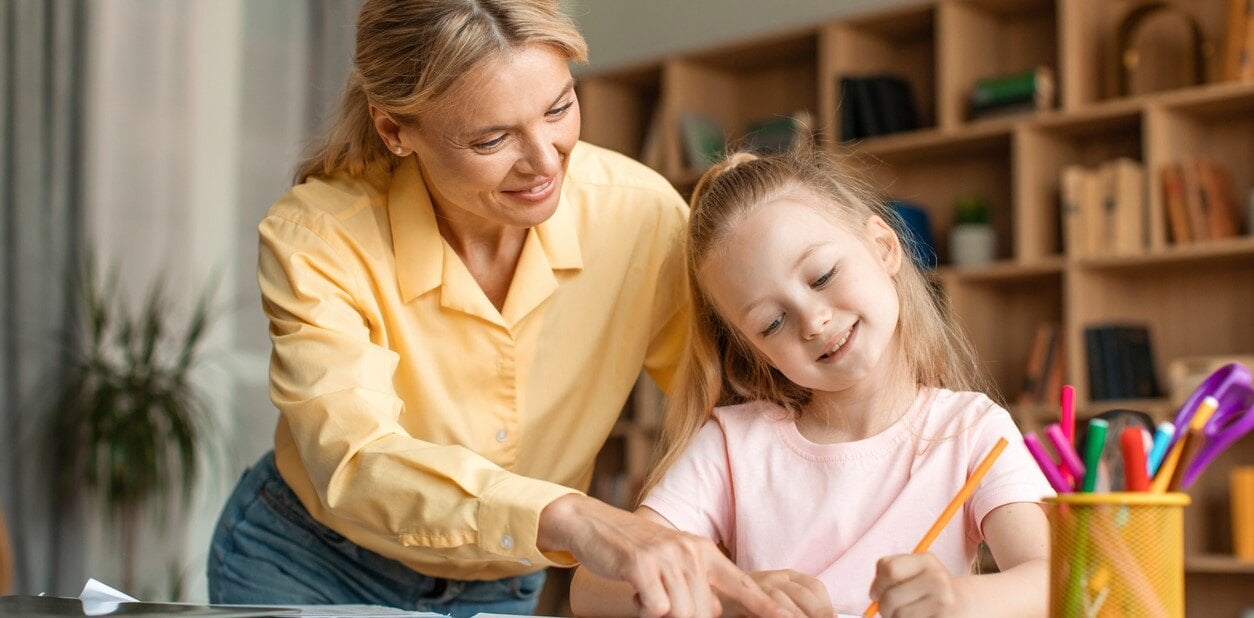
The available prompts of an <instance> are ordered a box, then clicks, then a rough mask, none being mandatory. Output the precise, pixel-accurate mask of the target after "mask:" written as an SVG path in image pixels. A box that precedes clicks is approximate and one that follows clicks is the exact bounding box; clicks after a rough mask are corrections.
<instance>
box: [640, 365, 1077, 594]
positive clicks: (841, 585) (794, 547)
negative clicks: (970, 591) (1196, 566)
mask: <svg viewBox="0 0 1254 618" xmlns="http://www.w3.org/2000/svg"><path fill="white" fill-rule="evenodd" d="M1000 437H1004V438H1006V440H1007V441H1008V442H1009V443H1010V444H1009V445H1008V446H1007V448H1006V450H1005V452H1003V453H1002V455H1001V457H1000V458H998V460H997V462H996V463H995V464H994V465H993V467H992V469H990V470H989V472H988V475H987V476H985V477H984V480H983V482H982V483H980V486H979V488H977V489H976V491H975V493H974V494H972V496H971V498H970V499H969V500H967V502H966V503H965V504H963V506H962V509H961V510H960V511H959V512H958V513H957V514H956V515H955V516H954V519H953V520H951V521H950V523H949V525H948V526H946V527H945V529H944V531H943V532H941V534H940V536H939V537H938V538H937V539H936V541H935V542H933V543H932V547H931V552H932V553H934V554H935V555H936V556H937V557H938V558H940V560H941V562H942V563H943V564H944V565H945V566H946V567H948V568H949V569H950V571H951V572H953V573H954V574H957V575H964V574H967V573H970V571H971V564H972V562H973V560H974V558H975V552H976V547H977V545H978V544H979V542H980V540H981V538H982V536H981V532H980V522H982V521H983V519H984V516H985V515H987V514H988V513H989V512H990V511H992V510H993V509H995V508H997V507H999V506H1002V505H1004V504H1009V503H1012V502H1038V501H1040V500H1041V498H1042V497H1045V496H1052V495H1053V493H1054V492H1053V490H1052V489H1051V488H1050V486H1049V484H1048V483H1047V482H1046V480H1045V478H1044V475H1042V474H1041V472H1040V470H1039V469H1038V468H1037V467H1036V464H1035V462H1034V461H1033V460H1032V457H1031V455H1030V454H1029V453H1028V451H1027V449H1026V448H1025V447H1024V445H1023V437H1022V435H1021V434H1020V433H1019V430H1018V429H1017V428H1016V427H1015V424H1014V422H1013V421H1012V420H1011V418H1010V414H1009V413H1007V412H1006V410H1004V409H1002V408H1001V407H1000V406H998V405H997V404H995V403H993V402H992V401H991V400H990V399H989V398H988V397H986V396H984V395H982V394H980V393H970V392H954V391H948V390H941V389H932V388H924V389H920V392H919V397H918V399H917V400H916V401H915V402H914V403H913V404H912V405H911V407H910V410H909V411H907V412H906V414H905V415H903V416H902V418H901V419H900V420H899V421H898V422H896V423H894V424H893V425H892V426H891V427H889V428H888V429H886V430H885V431H883V432H882V433H880V434H878V435H876V436H873V437H870V438H867V439H865V440H858V441H856V442H844V443H838V444H816V443H814V442H811V441H809V440H807V439H805V438H804V437H802V435H801V434H800V433H799V432H798V431H797V426H796V425H795V424H794V423H793V422H792V421H791V420H790V419H789V418H788V417H787V415H786V414H785V412H784V411H783V410H782V409H781V408H779V407H778V406H775V405H773V404H769V403H765V402H753V403H747V404H742V405H736V406H728V407H725V408H717V409H715V410H714V418H713V420H711V422H708V423H706V425H705V426H704V427H702V428H701V430H700V431H699V432H698V434H697V436H696V437H695V438H694V439H693V442H692V444H691V445H690V446H689V447H688V449H687V450H686V451H685V452H684V453H683V454H682V455H681V456H680V458H679V460H678V461H676V462H675V464H674V466H673V467H672V468H671V469H670V470H669V471H668V472H667V473H666V476H665V478H663V479H662V481H661V483H659V484H658V485H657V487H655V488H654V489H653V491H651V492H650V493H649V495H648V497H647V498H645V500H644V502H643V506H647V507H649V508H651V509H653V510H654V511H657V512H658V513H659V514H661V515H662V516H663V517H665V518H666V519H667V521H669V522H671V523H672V524H674V525H675V527H676V528H679V529H680V530H684V531H687V532H691V533H694V534H700V535H703V536H707V537H709V538H711V539H714V540H715V541H717V542H720V543H722V544H723V545H725V546H726V547H727V548H728V549H730V550H731V553H732V556H733V557H734V559H735V561H736V564H737V565H738V566H740V567H741V568H742V569H744V570H746V571H762V570H773V569H784V568H788V569H793V570H796V571H800V572H802V573H807V574H809V575H813V576H815V577H817V578H818V579H819V580H821V581H822V582H823V583H824V584H825V585H826V586H827V591H828V594H830V595H831V599H832V605H833V607H834V608H835V609H836V611H838V612H840V613H849V614H860V613H861V612H862V610H864V609H865V608H866V606H867V604H869V603H870V598H869V597H868V596H867V592H868V590H870V587H871V581H872V579H873V578H874V576H875V563H876V561H877V560H879V559H880V558H881V557H883V556H887V555H891V554H902V553H909V552H910V551H911V550H912V549H914V546H915V545H917V544H918V542H919V540H920V539H922V538H923V535H924V533H926V532H927V530H928V528H930V527H931V526H932V523H933V522H934V521H935V520H936V518H937V516H939V515H940V513H941V511H943V510H944V508H945V505H947V504H949V501H950V500H952V499H953V497H954V495H955V494H957V493H958V490H959V489H960V488H961V487H962V485H963V483H965V482H966V479H967V477H968V476H969V475H970V474H971V472H972V470H974V469H975V467H976V465H978V464H979V462H980V460H981V459H983V457H984V456H985V455H986V454H988V452H989V450H991V449H992V447H993V444H994V443H996V442H997V438H1000Z"/></svg>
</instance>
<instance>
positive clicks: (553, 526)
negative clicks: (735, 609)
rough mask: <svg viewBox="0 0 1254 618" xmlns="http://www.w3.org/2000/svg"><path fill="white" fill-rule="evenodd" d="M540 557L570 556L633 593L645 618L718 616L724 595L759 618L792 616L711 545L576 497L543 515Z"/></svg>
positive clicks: (792, 610) (555, 504) (791, 610)
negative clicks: (545, 554)
mask: <svg viewBox="0 0 1254 618" xmlns="http://www.w3.org/2000/svg"><path fill="white" fill-rule="evenodd" d="M537 543H538V545H539V547H540V549H541V550H542V551H563V550H564V551H569V552H570V553H571V554H573V555H574V556H575V558H576V559H578V560H579V561H580V562H581V563H582V564H583V567H584V568H586V569H588V570H589V571H591V572H592V573H594V574H596V575H599V576H601V577H604V578H608V579H613V580H619V581H624V582H627V583H629V584H631V586H632V587H633V588H634V589H635V590H636V594H637V597H638V599H639V604H640V613H641V615H642V616H648V617H653V616H681V617H686V616H700V617H705V616H719V615H721V614H722V613H723V604H722V602H721V601H720V599H719V597H720V596H722V597H723V598H724V599H727V600H729V601H733V602H735V603H737V604H738V605H739V607H743V608H744V611H745V612H747V613H749V614H752V615H755V616H778V617H783V616H794V615H797V613H798V610H797V607H796V605H795V604H793V605H791V606H787V605H784V604H782V603H781V602H780V601H779V600H777V599H778V597H776V598H772V596H770V595H768V594H767V593H766V592H764V591H763V590H762V587H761V586H760V585H759V584H758V583H757V582H755V581H754V579H753V578H752V577H750V576H749V575H748V574H746V573H745V572H744V571H741V570H740V569H738V568H736V565H734V564H732V562H731V561H730V560H728V559H727V558H726V557H725V556H723V554H722V552H720V551H719V550H718V547H717V546H716V545H715V544H714V542H713V541H711V540H709V539H707V538H704V537H699V536H696V535H692V534H687V533H683V532H679V531H676V530H675V529H673V528H668V527H666V526H663V525H661V524H658V523H655V522H652V521H649V520H647V519H645V518H643V517H640V516H638V515H634V514H632V513H628V512H626V511H622V510H619V509H616V508H614V507H612V506H610V505H608V504H605V503H603V502H601V501H599V500H595V499H593V498H589V497H587V496H582V495H578V494H571V495H567V496H563V497H561V498H558V499H557V500H555V501H553V503H552V504H550V505H549V506H548V507H546V508H545V509H544V511H543V512H542V513H541V514H540V530H539V538H538V541H537Z"/></svg>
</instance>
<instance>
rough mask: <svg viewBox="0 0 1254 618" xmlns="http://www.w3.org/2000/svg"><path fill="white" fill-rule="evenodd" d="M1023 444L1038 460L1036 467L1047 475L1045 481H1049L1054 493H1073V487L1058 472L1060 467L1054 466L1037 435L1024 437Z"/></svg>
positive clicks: (1031, 434)
mask: <svg viewBox="0 0 1254 618" xmlns="http://www.w3.org/2000/svg"><path fill="white" fill-rule="evenodd" d="M1023 444H1025V445H1026V446H1027V447H1028V452H1029V453H1031V454H1032V458H1033V459H1035V460H1036V465H1038V466H1040V468H1041V472H1043V473H1045V480H1047V481H1049V484H1050V486H1052V487H1053V488H1054V491H1056V492H1058V493H1060V494H1066V493H1071V487H1070V486H1069V485H1067V481H1066V480H1065V479H1063V478H1062V472H1061V471H1059V470H1058V466H1057V465H1055V464H1054V460H1053V459H1051V458H1050V456H1049V453H1047V452H1045V447H1044V446H1042V445H1041V441H1040V439H1039V438H1037V437H1036V434H1035V433H1029V434H1027V435H1025V436H1023Z"/></svg>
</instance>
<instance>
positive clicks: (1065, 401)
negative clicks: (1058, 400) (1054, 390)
mask: <svg viewBox="0 0 1254 618" xmlns="http://www.w3.org/2000/svg"><path fill="white" fill-rule="evenodd" d="M1061 414H1062V416H1061V418H1060V419H1059V421H1060V424H1061V425H1062V435H1063V437H1065V438H1066V439H1067V444H1070V445H1071V450H1072V451H1074V450H1075V387H1074V386H1072V385H1070V384H1065V385H1063V387H1062V410H1061ZM1054 448H1058V447H1057V446H1055V447H1054ZM1077 459H1078V458H1077ZM1063 477H1064V478H1066V479H1067V484H1069V485H1073V484H1074V483H1075V482H1077V481H1079V480H1080V479H1082V478H1084V473H1083V472H1081V473H1079V474H1077V475H1075V476H1074V478H1073V477H1072V475H1071V474H1070V473H1069V472H1064V474H1063ZM1073 486H1074V485H1073Z"/></svg>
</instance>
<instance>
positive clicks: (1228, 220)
mask: <svg viewBox="0 0 1254 618" xmlns="http://www.w3.org/2000/svg"><path fill="white" fill-rule="evenodd" d="M1197 175H1198V179H1199V182H1200V184H1201V185H1202V195H1203V196H1204V198H1205V200H1206V205H1207V210H1206V215H1207V219H1206V221H1207V230H1208V232H1209V236H1210V238H1231V237H1233V236H1236V235H1237V234H1238V233H1239V232H1238V230H1237V205H1236V198H1234V197H1233V195H1232V177H1231V176H1229V175H1228V168H1226V167H1224V166H1223V165H1222V164H1220V163H1218V162H1215V161H1212V160H1210V159H1198V160H1197Z"/></svg>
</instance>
